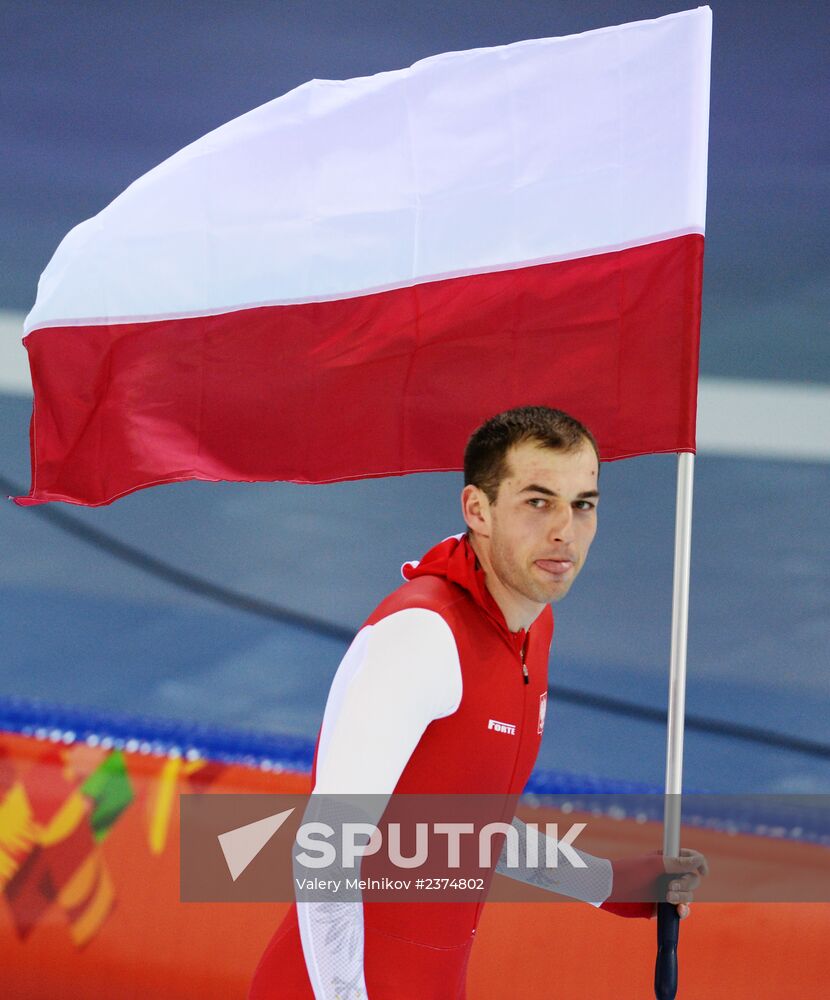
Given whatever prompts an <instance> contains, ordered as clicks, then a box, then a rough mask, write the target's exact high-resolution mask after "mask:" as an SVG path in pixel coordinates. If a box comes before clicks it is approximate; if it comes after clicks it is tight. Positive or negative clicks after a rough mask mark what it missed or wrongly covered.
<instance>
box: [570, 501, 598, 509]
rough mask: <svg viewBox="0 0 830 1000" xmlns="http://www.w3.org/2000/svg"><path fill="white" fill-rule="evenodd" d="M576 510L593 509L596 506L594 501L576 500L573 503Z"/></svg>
mask: <svg viewBox="0 0 830 1000" xmlns="http://www.w3.org/2000/svg"><path fill="white" fill-rule="evenodd" d="M574 507H576V509H577V510H593V509H594V508H595V507H596V504H595V503H591V501H590V500H577V501H576V503H575V504H574Z"/></svg>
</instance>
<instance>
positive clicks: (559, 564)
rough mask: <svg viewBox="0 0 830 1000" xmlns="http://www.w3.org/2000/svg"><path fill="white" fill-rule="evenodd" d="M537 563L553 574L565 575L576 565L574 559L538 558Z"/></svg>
mask: <svg viewBox="0 0 830 1000" xmlns="http://www.w3.org/2000/svg"><path fill="white" fill-rule="evenodd" d="M536 565H537V566H538V567H539V569H542V570H544V571H545V572H546V573H550V574H551V575H552V576H564V575H565V574H566V573H569V572H570V571H571V570H572V569H573V567H574V564H573V560H572V559H537V560H536Z"/></svg>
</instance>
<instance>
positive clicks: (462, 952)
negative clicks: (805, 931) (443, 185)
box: [250, 406, 706, 1000]
mask: <svg viewBox="0 0 830 1000" xmlns="http://www.w3.org/2000/svg"><path fill="white" fill-rule="evenodd" d="M598 477H599V457H598V451H597V446H596V443H595V441H594V439H593V437H592V435H591V433H590V432H589V431H588V430H587V428H585V427H584V426H583V425H582V424H581V423H579V422H578V421H577V420H575V419H574V418H573V417H570V416H568V415H567V414H565V413H563V412H561V411H559V410H552V409H548V408H546V407H540V406H531V407H523V408H519V409H514V410H509V411H507V412H505V413H501V414H498V415H497V416H495V417H492V418H491V419H490V420H488V421H487V422H486V423H484V424H483V425H482V426H481V427H479V428H478V430H477V431H476V432H475V433H474V434H473V436H472V437H471V438H470V441H469V443H468V445H467V449H466V452H465V456H464V481H465V486H464V489H463V492H462V494H461V506H462V512H463V516H464V520H465V522H466V524H467V533H466V535H463V536H458V537H454V538H448V539H446V540H445V541H443V542H441V543H439V544H438V545H436V546H435V547H434V548H433V549H431V550H430V551H429V552H428V553H427V554H426V555H425V556H424V557H423V559H422V560H421V561H420V562H412V563H407V564H405V565H404V567H403V575H404V577H405V579H406V581H407V582H406V583H404V584H403V586H402V587H400V588H399V589H398V590H396V591H395V592H394V593H392V594H391V595H390V596H389V597H387V598H386V599H385V600H384V601H383V602H381V604H380V605H379V607H378V608H377V609H376V610H375V611H374V613H373V614H372V615H371V616H370V617H369V618H368V619H367V621H366V624H365V625H364V626H363V628H362V629H361V630H360V631H359V632H358V634H357V636H356V637H355V639H354V641H353V642H352V644H351V646H350V647H349V650H348V652H347V653H346V655H345V657H344V658H343V661H342V662H341V664H340V667H339V669H338V671H337V674H336V676H335V678H334V681H333V683H332V687H331V691H330V693H329V697H328V702H327V704H326V710H325V715H324V718H323V725H322V728H321V730H320V735H319V739H318V746H317V753H316V760H315V767H314V772H313V775H312V780H313V787H314V793H315V795H319V796H328V795H352V794H361V795H362V794H367V795H373V796H381V797H387V796H389V795H391V794H392V793H393V792H397V793H402V794H407V793H420V794H425V793H435V794H440V793H450V794H452V795H455V796H463V795H468V794H485V793H487V794H492V793H497V794H503V795H518V794H520V793H521V791H522V790H523V788H524V786H525V783H526V782H527V779H528V777H529V776H530V772H531V770H532V768H533V765H534V763H535V761H536V756H537V753H538V750H539V745H540V742H541V738H542V729H543V725H544V718H545V708H546V699H547V687H548V684H547V668H548V654H549V650H550V642H551V637H552V634H553V615H552V612H551V608H550V605H551V603H552V602H554V601H559V600H561V599H562V598H563V597H564V596H565V595H566V594H567V593H568V591H569V590H570V588H571V585H572V584H573V582H574V580H575V579H576V577H577V576H578V574H579V572H580V570H581V569H582V567H583V565H584V564H585V560H586V559H587V557H588V551H589V549H590V547H591V543H592V541H593V540H594V535H595V533H596V528H597V502H598V499H599V491H598ZM312 801H314V799H313V797H312ZM381 801H385V799H381ZM517 823H519V821H518V820H515V821H514V824H517ZM520 825H521V824H520ZM539 836H540V837H542V838H543V835H541V834H540V835H539ZM522 842H524V840H523V841H522ZM580 853H581V852H580ZM540 856H544V855H543V854H542V853H541V852H540ZM581 856H582V858H583V859H584V860H585V861H586V864H587V869H586V870H584V871H581V872H577V871H575V870H573V869H572V873H571V874H570V875H569V874H568V872H567V870H566V871H564V872H562V871H560V872H558V875H557V880H556V886H555V889H556V891H557V892H559V893H560V894H564V895H568V896H572V897H575V898H582V899H584V900H586V901H588V902H592V903H594V904H595V905H601V906H603V907H604V908H606V909H610V910H612V911H614V912H617V913H620V914H622V915H626V916H650V915H651V914H652V912H653V909H654V904H652V903H629V904H617V903H613V902H610V901H609V897H610V896H611V894H612V892H613V893H614V894H615V897H617V898H618V897H619V890H620V889H621V888H622V887H623V884H625V887H626V888H628V889H630V888H631V887H632V886H634V885H643V886H645V885H647V884H650V883H652V882H653V881H654V879H655V878H656V877H657V876H658V875H661V874H665V873H666V872H671V873H678V874H677V877H676V878H675V879H674V880H673V881H672V882H671V884H670V885H669V888H668V899H669V900H670V901H671V902H674V903H677V904H678V911H679V913H680V916H681V917H683V916H686V915H687V914H688V912H689V906H688V904H689V902H690V901H691V898H692V890H693V889H694V887H695V886H696V885H697V883H698V881H699V878H700V876H701V875H704V874H705V873H706V863H705V860H704V859H703V857H702V856H701V855H699V854H697V853H696V852H693V851H682V852H681V857H679V858H667V859H663V858H662V857H660V856H659V855H651V856H649V857H647V858H642V859H635V862H634V863H633V864H632V863H631V862H630V861H629V862H625V863H619V862H611V861H607V860H605V859H603V858H593V857H591V856H590V855H587V854H581ZM503 861H504V859H503V858H502V859H501V860H500V861H499V864H498V866H497V870H498V871H503V872H504V873H505V874H508V875H511V876H512V877H514V878H519V879H522V880H524V881H528V882H533V883H534V884H537V885H538V884H543V882H544V879H542V881H540V876H539V872H538V871H537V870H536V869H535V867H534V868H533V870H522V869H519V870H518V871H517V870H515V869H511V868H508V867H506V866H504V864H503ZM547 887H548V888H554V887H553V886H552V885H549V886H547ZM635 898H636V897H635ZM640 898H647V897H640ZM482 906H483V902H470V903H467V902H455V903H441V902H434V903H429V902H427V903H384V902H369V901H367V902H365V903H362V902H304V901H299V902H297V903H296V904H295V905H294V906H293V907H292V908H291V910H290V911H289V913H288V915H287V916H286V919H285V920H284V921H283V923H282V925H281V926H280V928H279V929H278V930H277V932H276V934H275V935H274V938H273V939H272V940H271V942H270V944H269V945H268V948H267V949H266V951H265V953H264V955H263V956H262V959H261V960H260V964H259V966H258V968H257V971H256V973H255V975H254V981H253V983H252V986H251V992H250V1000H262V998H271V997H274V998H291V1000H300V998H302V1000H344V998H349V1000H356V998H367V997H368V1000H439V998H440V1000H463V997H464V996H465V987H464V983H465V977H466V968H467V961H468V957H469V953H470V948H471V947H472V943H473V940H474V935H475V931H476V925H477V923H478V920H479V917H480V913H481V908H482Z"/></svg>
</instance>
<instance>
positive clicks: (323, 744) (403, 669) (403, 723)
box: [297, 608, 462, 1000]
mask: <svg viewBox="0 0 830 1000" xmlns="http://www.w3.org/2000/svg"><path fill="white" fill-rule="evenodd" d="M461 693H462V681H461V665H460V663H459V659H458V650H457V648H456V645H455V639H454V638H453V634H452V631H451V630H450V627H449V626H448V625H447V623H446V622H445V621H444V619H443V618H442V617H441V616H440V615H439V614H437V613H436V612H434V611H428V610H426V609H422V608H409V609H406V610H403V611H397V612H395V613H394V614H392V615H389V616H388V617H387V618H383V619H382V620H381V621H379V622H377V623H376V624H375V625H368V626H366V627H365V628H363V629H361V631H360V632H359V633H358V634H357V635H356V636H355V639H354V641H353V642H352V644H351V646H350V647H349V649H348V651H347V652H346V655H345V656H344V658H343V660H342V662H341V664H340V666H339V668H338V670H337V674H336V675H335V678H334V681H333V682H332V686H331V690H330V692H329V697H328V701H327V703H326V711H325V715H324V717H323V726H322V729H321V732H320V743H319V747H318V751H317V771H316V781H315V785H314V790H313V793H312V798H313V797H314V796H315V795H317V796H322V795H331V796H333V795H358V794H359V795H372V796H373V797H374V798H373V800H372V801H373V803H375V804H376V807H377V809H378V810H379V812H378V814H377V816H376V817H370V820H371V821H375V822H376V821H377V820H379V819H380V815H381V813H382V811H383V808H384V807H385V803H386V801H387V799H388V797H389V796H390V795H391V794H392V792H393V791H394V789H395V786H396V785H397V783H398V780H399V778H400V776H401V774H402V773H403V770H404V768H405V767H406V764H407V762H408V761H409V758H410V757H411V756H412V753H413V751H414V750H415V747H416V746H417V745H418V742H419V741H420V739H421V736H422V735H423V733H424V730H425V729H426V728H427V726H428V725H429V724H430V722H432V721H434V720H435V719H439V718H443V717H444V716H447V715H451V714H452V713H453V712H454V711H455V710H456V709H457V708H458V706H459V704H460V702H461ZM312 808H313V802H312V803H310V805H309V809H310V810H311V809H312ZM297 914H298V920H299V927H300V938H301V941H302V946H303V955H304V957H305V962H306V968H307V969H308V973H309V979H310V980H311V985H312V988H313V990H314V996H315V998H316V1000H336V998H337V997H342V996H349V997H350V998H365V997H367V996H368V994H367V992H366V984H365V979H364V976H363V904H362V902H352V903H344V902H302V901H299V900H298V902H297Z"/></svg>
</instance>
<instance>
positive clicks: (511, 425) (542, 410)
mask: <svg viewBox="0 0 830 1000" xmlns="http://www.w3.org/2000/svg"><path fill="white" fill-rule="evenodd" d="M525 441H534V442H537V443H538V444H539V445H540V446H541V447H542V448H550V449H551V450H553V451H576V450H578V449H579V448H581V447H582V445H583V444H584V443H585V442H586V441H587V442H588V443H589V444H590V445H591V447H592V448H593V449H594V451H595V452H596V456H597V462H599V460H600V458H599V448H598V447H597V443H596V441H595V440H594V435H593V434H592V433H591V432H590V431H589V430H588V428H587V427H586V426H585V425H584V424H582V423H580V422H579V421H578V420H577V419H576V418H575V417H572V416H570V414H568V413H564V412H563V411H562V410H553V409H551V408H550V407H548V406H517V407H516V408H515V409H512V410H505V411H504V413H497V414H496V415H495V416H494V417H490V419H489V420H486V421H485V422H484V423H483V424H482V425H481V427H479V428H478V429H477V430H475V431H474V432H473V434H472V437H471V438H470V440H469V441H468V442H467V447H466V448H465V450H464V485H465V486H469V485H471V484H472V485H473V486H477V487H478V488H479V489H480V490H483V491H484V492H485V493H486V494H487V499H488V500H489V501H490V503H495V502H496V496H497V495H498V492H499V485H500V484H501V481H502V480H503V479H504V478H505V477H506V476H507V475H508V471H509V470H508V467H507V453H508V451H509V450H510V449H511V448H512V447H514V446H515V445H519V444H522V443H524V442H525Z"/></svg>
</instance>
